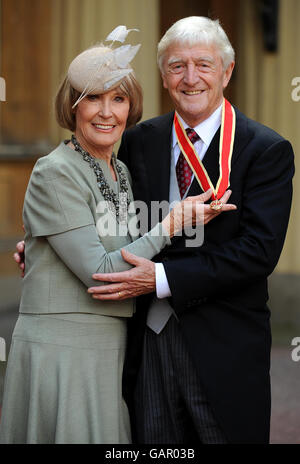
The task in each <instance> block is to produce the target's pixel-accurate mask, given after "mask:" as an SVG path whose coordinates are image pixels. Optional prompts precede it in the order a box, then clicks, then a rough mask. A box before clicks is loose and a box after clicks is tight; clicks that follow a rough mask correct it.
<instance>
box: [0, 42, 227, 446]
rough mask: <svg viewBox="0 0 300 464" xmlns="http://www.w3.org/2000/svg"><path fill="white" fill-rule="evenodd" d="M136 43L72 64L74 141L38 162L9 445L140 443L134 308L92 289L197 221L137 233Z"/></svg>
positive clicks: (65, 92) (2, 431)
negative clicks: (125, 153)
mask: <svg viewBox="0 0 300 464" xmlns="http://www.w3.org/2000/svg"><path fill="white" fill-rule="evenodd" d="M109 37H110V36H109ZM114 40H116V39H114ZM126 47H127V48H126V49H125V50H124V54H123V55H122V47H119V49H114V50H113V49H112V48H109V47H104V46H102V45H101V46H98V47H94V48H92V49H89V50H86V51H85V52H83V53H82V54H81V55H79V56H78V57H77V58H75V60H74V61H73V62H72V63H71V65H70V67H69V71H68V76H67V78H66V79H65V80H64V82H63V84H62V86H61V88H60V90H59V92H58V95H57V98H56V116H57V120H58V122H59V124H60V125H61V126H62V127H67V128H68V129H70V130H71V131H72V132H74V135H73V136H72V138H71V140H70V141H65V142H62V143H61V144H60V145H59V146H58V147H57V148H56V149H55V150H54V151H53V152H51V153H50V154H49V155H48V156H45V157H43V158H41V159H39V161H38V162H37V163H36V165H35V167H34V169H33V172H32V175H31V178H30V181H29V184H28V188H27V192H26V196H25V201H24V211H23V219H24V225H25V230H26V235H25V243H26V273H25V277H24V281H23V284H24V285H23V292H22V298H21V304H20V315H19V318H18V321H17V324H16V327H15V330H14V334H13V340H12V345H11V350H10V355H9V361H8V366H7V375H6V380H5V391H4V402H3V409H2V421H1V427H0V442H2V443H130V442H131V434H130V423H129V416H128V410H127V407H126V404H125V402H124V400H123V398H122V387H121V385H122V384H121V380H122V369H123V361H124V352H125V346H126V318H128V317H131V316H132V314H133V312H134V301H132V300H123V301H119V302H102V303H99V302H98V301H96V300H93V299H92V298H91V297H90V295H88V293H87V291H86V290H87V288H88V287H89V286H91V285H94V284H95V283H94V281H93V280H92V277H91V276H92V274H93V273H95V272H113V271H120V270H125V269H128V268H129V267H130V266H129V265H128V264H127V263H125V262H124V261H123V259H122V257H121V253H120V249H121V248H125V249H127V250H129V251H131V252H132V253H134V254H136V255H139V256H143V257H146V258H148V259H151V258H152V257H154V256H155V255H156V254H157V253H158V252H159V251H160V250H161V249H162V248H163V247H164V246H166V245H168V244H169V243H170V238H171V237H172V236H173V235H174V234H175V233H178V232H179V231H180V230H181V228H182V227H183V225H191V224H192V223H195V217H193V214H192V213H191V214H190V215H188V216H186V217H185V218H184V224H183V225H182V224H181V222H182V221H181V209H180V206H178V207H177V206H176V207H175V208H174V209H173V211H172V212H171V213H170V214H169V215H168V216H167V217H166V218H165V219H164V220H163V221H162V222H161V223H159V224H157V225H156V226H155V227H154V228H153V229H152V230H151V231H150V232H149V233H148V234H146V235H144V236H143V237H140V238H138V235H137V232H136V227H132V224H136V217H135V213H134V212H133V211H132V210H131V208H130V202H131V201H132V199H133V198H132V191H131V188H130V176H129V173H128V171H127V169H126V166H125V165H124V164H123V163H121V162H119V161H117V160H116V158H115V156H114V154H113V146H114V144H115V143H116V142H117V141H118V140H119V139H120V137H121V135H122V133H123V131H124V129H125V127H128V125H132V124H135V123H136V122H137V121H138V120H139V119H140V117H141V113H142V97H141V89H140V86H139V84H138V83H137V81H136V80H135V78H134V76H133V74H132V72H131V69H130V68H128V67H127V68H126V65H128V62H129V61H130V60H131V59H132V58H133V56H134V51H135V50H132V48H131V49H129V50H128V46H126ZM120 49H121V51H120ZM116 50H118V52H117V53H116V54H115V55H114V52H115V51H116ZM129 52H130V53H129ZM120 56H121V58H120ZM126 59H127V60H128V62H127V63H126ZM126 70H127V72H126ZM128 70H129V72H128ZM209 197H210V193H205V194H204V195H202V196H199V197H195V198H196V199H195V200H192V202H193V204H195V205H196V204H198V203H199V202H200V203H202V202H203V201H206V200H207V199H208V198H209ZM196 200H198V203H197V201H196ZM226 200H227V198H225V201H226ZM185 202H190V203H191V200H185ZM232 208H233V207H232V206H230V205H226V207H224V209H225V210H226V209H232ZM205 211H206V212H207V213H208V216H207V217H205V218H204V221H206V220H208V219H207V218H208V217H209V218H211V217H212V213H211V209H210V208H209V207H208V206H205V207H204V212H205ZM129 225H131V226H130V227H128V226H129ZM124 228H125V232H126V233H124Z"/></svg>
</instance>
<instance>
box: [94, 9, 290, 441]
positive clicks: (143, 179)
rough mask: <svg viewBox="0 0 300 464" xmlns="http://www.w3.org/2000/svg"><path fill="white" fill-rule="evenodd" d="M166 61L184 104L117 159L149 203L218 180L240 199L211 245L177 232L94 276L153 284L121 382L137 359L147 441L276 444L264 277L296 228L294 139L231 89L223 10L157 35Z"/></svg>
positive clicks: (217, 190) (134, 133) (216, 226)
mask: <svg viewBox="0 0 300 464" xmlns="http://www.w3.org/2000/svg"><path fill="white" fill-rule="evenodd" d="M158 63H159V67H160V70H161V75H162V80H163V85H164V87H165V88H166V89H167V90H168V91H169V94H170V96H171V98H172V100H173V103H174V107H175V112H172V113H170V114H167V115H164V116H160V117H158V118H154V119H151V120H149V121H145V122H142V123H141V124H139V125H138V126H137V127H135V128H133V129H130V130H128V131H127V132H126V133H125V135H124V137H123V141H122V145H121V147H120V151H119V157H120V158H121V159H122V160H123V161H125V163H126V164H127V165H128V167H129V169H130V172H131V174H132V179H133V188H134V196H135V198H136V199H138V200H143V201H144V202H146V203H147V205H148V207H149V211H150V210H151V208H150V206H151V202H153V201H162V200H168V201H170V202H172V201H173V200H176V199H180V198H181V197H182V196H184V195H186V193H187V192H188V195H196V194H199V193H201V192H202V191H203V190H205V189H206V188H207V187H209V186H213V187H214V195H213V197H212V199H214V200H218V198H220V196H221V194H222V189H223V190H224V188H225V190H226V188H227V187H228V186H229V184H230V189H231V190H232V196H231V201H232V203H234V204H236V205H237V208H238V209H237V211H233V212H229V213H227V214H226V215H219V216H218V217H216V219H214V221H212V222H210V224H209V225H208V226H206V228H205V237H204V243H203V245H202V246H200V247H199V246H195V247H186V237H177V238H176V239H175V240H174V243H173V244H172V245H171V246H170V247H169V248H168V249H167V250H166V251H164V252H163V253H162V254H161V255H160V256H158V257H157V259H156V261H157V263H156V264H154V263H153V262H151V261H147V260H145V259H141V258H137V257H135V256H133V255H130V254H129V253H125V252H124V253H123V258H124V259H125V260H126V261H128V262H130V263H131V264H132V265H133V266H134V267H133V269H131V270H130V271H127V272H124V273H117V274H111V275H97V276H95V278H97V279H98V280H103V281H106V282H108V284H107V285H104V286H103V287H95V288H92V289H90V291H91V292H93V297H94V298H99V299H103V300H104V299H120V298H121V299H122V298H129V297H134V296H139V295H142V294H146V295H145V296H143V297H140V298H138V308H137V315H136V318H137V320H138V321H139V324H140V326H141V325H142V324H143V318H145V319H146V318H147V324H144V327H145V333H144V342H143V352H142V350H141V349H140V348H139V343H138V342H139V340H140V338H141V337H139V336H138V335H139V332H138V331H136V332H134V331H132V332H133V333H132V334H131V340H132V343H131V344H129V358H128V365H127V369H126V371H125V379H126V382H124V385H125V386H127V388H128V386H129V383H128V382H127V379H129V377H130V375H128V377H126V375H127V374H132V373H134V369H133V367H132V366H133V364H132V361H137V362H138V364H140V366H139V374H138V381H137V387H136V391H135V403H136V416H135V424H136V431H137V439H138V441H139V442H140V443H189V442H190V443H191V442H196V443H197V442H198V443H267V442H268V441H269V425H270V376H269V367H270V346H271V335H270V325H269V319H270V311H269V309H268V307H267V304H266V303H267V300H268V292H267V277H268V276H269V275H270V274H271V272H272V271H273V269H274V267H275V266H276V263H277V262H278V259H279V256H280V253H281V250H282V246H283V243H284V238H285V234H286V229H287V225H288V219H289V214H290V205H291V198H292V177H293V174H294V164H293V150H292V147H291V145H290V143H289V142H288V141H286V140H284V139H283V138H282V137H281V136H280V135H278V134H277V133H275V132H274V131H273V130H271V129H269V128H267V127H265V126H262V125H261V124H258V123H256V122H254V121H252V120H250V119H248V118H247V117H246V116H245V115H244V114H242V113H241V112H240V111H239V110H238V109H237V108H233V107H232V106H231V105H230V103H229V102H227V101H226V100H224V97H223V91H224V89H225V87H226V86H227V84H228V82H229V80H230V77H231V74H232V70H233V67H234V51H233V49H232V46H231V44H230V42H229V40H228V38H227V36H226V34H225V32H224V30H223V29H222V28H221V26H220V24H219V22H218V21H212V20H210V19H208V18H204V17H189V18H184V19H182V20H180V21H178V22H177V23H175V24H174V25H173V26H172V27H171V28H170V29H169V30H168V31H167V32H166V34H165V35H164V37H163V38H162V39H161V41H160V43H159V45H158ZM184 129H189V130H188V132H189V133H188V135H185V131H184ZM191 129H192V130H193V131H192V132H191ZM188 137H189V138H190V140H191V143H190V142H188V140H187V138H188ZM220 140H221V143H220ZM193 144H194V145H193ZM195 155H196V156H195ZM195 158H197V159H196V160H195ZM191 168H192V169H191ZM182 172H185V173H187V175H186V177H185V178H184V179H186V180H183V179H182ZM229 176H230V178H229ZM176 177H177V179H178V182H179V183H177V179H176ZM212 207H213V208H219V207H222V206H221V205H219V204H218V201H214V202H213V203H212ZM146 325H147V326H146ZM139 330H141V329H139ZM134 342H136V343H134ZM141 352H142V354H141V356H140V353H141ZM129 390H130V388H129Z"/></svg>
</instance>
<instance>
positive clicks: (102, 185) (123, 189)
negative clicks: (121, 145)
mask: <svg viewBox="0 0 300 464" xmlns="http://www.w3.org/2000/svg"><path fill="white" fill-rule="evenodd" d="M71 142H72V143H73V145H74V148H75V150H76V151H78V152H79V153H80V154H81V155H82V157H83V159H84V161H87V162H88V163H89V165H90V168H91V169H93V170H94V172H95V175H96V178H97V185H98V187H99V190H100V192H101V193H102V195H103V198H104V199H105V200H106V201H107V202H108V205H109V208H110V209H111V210H112V211H113V212H114V213H115V215H116V218H117V220H118V221H119V220H122V217H123V216H124V213H125V214H126V215H127V210H128V207H129V204H130V200H129V198H128V183H127V177H126V174H125V173H124V172H123V169H122V168H121V165H120V164H119V163H118V161H117V158H116V155H115V154H114V153H113V154H112V160H113V164H114V166H115V167H116V171H117V173H118V176H119V180H120V194H119V196H118V195H116V194H115V192H114V191H113V190H112V189H111V188H110V186H109V184H108V183H107V181H106V179H105V176H104V173H103V171H102V168H101V167H100V165H99V163H98V162H97V161H96V160H95V158H94V157H93V156H91V155H90V154H89V152H87V151H85V150H84V149H83V148H82V146H81V145H80V144H79V142H78V140H77V139H76V137H75V135H72V137H71ZM120 203H121V204H120ZM112 205H114V206H113V207H112ZM124 209H125V211H124Z"/></svg>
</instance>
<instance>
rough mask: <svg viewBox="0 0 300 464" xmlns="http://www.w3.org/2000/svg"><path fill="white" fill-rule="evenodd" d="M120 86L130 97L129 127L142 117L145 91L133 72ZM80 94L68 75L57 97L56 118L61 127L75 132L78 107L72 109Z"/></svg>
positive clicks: (127, 125)
mask: <svg viewBox="0 0 300 464" xmlns="http://www.w3.org/2000/svg"><path fill="white" fill-rule="evenodd" d="M118 88H120V89H121V91H122V92H123V93H124V95H126V96H127V97H128V99H129V104H130V106H129V113H128V118H127V123H126V127H127V128H128V127H131V126H134V125H135V124H136V123H137V122H138V121H139V120H140V119H141V117H142V114H143V91H142V87H141V85H140V83H139V82H138V81H137V79H136V77H135V76H134V74H133V73H130V74H128V75H127V76H126V77H124V79H123V80H122V82H121V84H119V85H118ZM79 96H80V92H78V91H77V90H75V89H74V88H73V87H72V86H71V84H70V82H69V79H68V77H66V78H65V79H64V80H63V82H62V83H61V85H60V87H59V89H58V92H57V94H56V97H55V116H56V120H57V122H58V124H59V125H60V126H61V127H63V128H64V129H68V130H70V131H71V132H74V131H75V129H76V109H75V110H74V109H72V106H73V105H74V103H75V102H76V100H77V99H78V98H79Z"/></svg>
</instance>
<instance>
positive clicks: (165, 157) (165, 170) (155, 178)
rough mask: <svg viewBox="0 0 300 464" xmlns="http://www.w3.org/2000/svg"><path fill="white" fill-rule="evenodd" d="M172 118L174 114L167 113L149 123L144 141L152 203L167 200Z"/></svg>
mask: <svg viewBox="0 0 300 464" xmlns="http://www.w3.org/2000/svg"><path fill="white" fill-rule="evenodd" d="M173 117H174V113H169V114H167V115H165V116H162V117H160V118H157V119H156V120H155V121H154V122H153V121H152V122H149V128H150V129H151V130H148V133H147V135H146V137H145V139H144V143H145V145H144V153H145V164H146V170H147V173H148V176H149V177H148V178H149V186H150V198H151V200H152V201H153V200H156V201H162V200H167V201H168V200H169V188H170V162H171V134H172V122H173ZM150 126H151V127H150ZM146 129H147V128H146ZM153 129H154V130H153Z"/></svg>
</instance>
